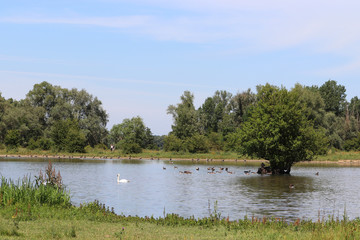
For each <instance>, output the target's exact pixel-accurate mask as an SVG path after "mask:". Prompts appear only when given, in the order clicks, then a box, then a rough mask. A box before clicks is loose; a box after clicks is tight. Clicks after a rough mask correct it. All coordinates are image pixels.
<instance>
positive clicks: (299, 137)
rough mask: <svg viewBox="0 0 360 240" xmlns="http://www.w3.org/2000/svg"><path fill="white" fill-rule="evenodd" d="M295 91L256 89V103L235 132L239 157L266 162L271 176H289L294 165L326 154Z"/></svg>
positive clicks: (321, 137) (319, 133)
mask: <svg viewBox="0 0 360 240" xmlns="http://www.w3.org/2000/svg"><path fill="white" fill-rule="evenodd" d="M307 115H308V110H307V108H306V106H305V105H304V104H302V103H301V102H300V101H299V94H298V93H297V92H296V91H292V92H290V91H287V90H286V89H285V88H277V87H274V86H271V85H269V84H266V85H265V86H258V93H257V104H256V105H255V106H254V108H253V109H252V111H251V112H250V114H249V117H248V119H247V121H246V122H244V123H243V124H242V127H241V128H240V131H239V133H238V138H239V142H240V143H241V145H240V146H239V148H240V150H241V152H242V153H243V154H248V155H251V156H256V157H258V158H263V159H266V160H269V162H270V166H271V169H272V171H273V173H280V174H283V173H290V171H291V167H292V165H293V164H294V163H296V162H299V161H309V160H311V159H313V157H314V156H315V155H317V154H320V153H323V152H325V151H326V144H327V141H326V137H325V134H324V133H323V132H322V131H321V130H317V129H315V128H314V127H313V122H312V121H311V120H309V118H308V116H307Z"/></svg>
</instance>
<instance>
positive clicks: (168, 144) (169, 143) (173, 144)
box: [164, 134, 184, 152]
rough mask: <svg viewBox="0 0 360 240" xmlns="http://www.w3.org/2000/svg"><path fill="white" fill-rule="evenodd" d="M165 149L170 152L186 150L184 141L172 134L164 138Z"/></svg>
mask: <svg viewBox="0 0 360 240" xmlns="http://www.w3.org/2000/svg"><path fill="white" fill-rule="evenodd" d="M164 150H165V151H168V152H172V151H175V152H179V151H181V150H184V147H183V141H182V140H181V139H180V138H178V137H176V136H175V135H172V134H170V135H169V136H166V137H165V138H164Z"/></svg>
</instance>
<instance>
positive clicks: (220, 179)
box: [0, 159, 360, 220]
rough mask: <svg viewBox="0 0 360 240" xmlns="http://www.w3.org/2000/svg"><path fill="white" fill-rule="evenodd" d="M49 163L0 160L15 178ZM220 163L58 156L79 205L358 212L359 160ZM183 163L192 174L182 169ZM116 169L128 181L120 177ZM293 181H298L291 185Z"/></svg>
mask: <svg viewBox="0 0 360 240" xmlns="http://www.w3.org/2000/svg"><path fill="white" fill-rule="evenodd" d="M53 161H55V160H53ZM47 164H48V160H46V159H36V160H35V161H34V159H6V160H5V159H0V174H1V175H2V176H4V177H6V178H11V179H12V180H17V179H20V178H23V177H24V176H25V175H28V176H30V175H31V177H32V178H33V177H34V176H35V175H38V174H39V171H40V170H42V171H43V172H44V170H45V169H46V167H47ZM214 164H215V163H214ZM214 164H189V162H185V163H184V162H180V161H179V162H177V161H174V163H171V162H169V161H158V160H103V161H75V162H53V166H54V167H55V169H56V171H58V170H60V172H61V176H62V178H63V181H64V184H65V185H66V187H67V190H69V191H70V193H71V199H72V202H73V203H74V204H75V205H79V204H80V203H84V202H90V201H93V200H95V199H96V200H99V201H100V202H101V203H105V204H106V205H107V206H109V207H114V209H115V212H116V213H118V214H125V215H133V216H135V215H138V216H154V217H159V216H163V215H164V213H177V214H179V215H181V216H184V217H190V216H195V217H196V218H198V217H205V216H209V213H210V212H212V211H214V207H215V206H214V205H217V211H218V212H219V213H221V216H223V217H227V216H229V218H230V219H231V220H236V219H242V218H244V216H248V217H251V216H257V217H264V216H266V217H283V218H285V219H288V220H293V219H297V218H300V219H311V220H317V219H318V218H319V217H320V218H325V219H327V218H328V217H329V216H333V217H340V218H342V217H343V215H344V212H346V214H347V216H348V217H349V218H350V219H354V218H356V217H359V216H360V204H359V200H358V199H360V191H358V190H357V189H359V187H360V176H359V175H360V174H359V173H360V168H359V167H328V166H316V167H315V166H304V167H296V165H295V166H294V167H293V169H292V174H291V175H290V176H268V175H266V176H261V175H257V174H250V175H245V174H244V171H247V170H251V171H256V169H257V167H255V166H251V165H244V164H235V163H234V165H223V166H222V165H214ZM218 164H222V163H218ZM197 167H199V171H197V170H195V169H196V168H197ZM208 167H215V169H216V171H220V169H219V168H220V167H228V168H229V171H232V172H233V174H228V173H227V172H226V171H222V172H221V173H216V174H208V172H210V171H209V170H207V168H208ZM164 168H166V170H165V169H164ZM185 170H187V171H191V172H192V174H180V173H179V171H185ZM316 172H319V175H318V176H317V175H315V173H316ZM117 173H120V174H121V178H126V179H129V180H130V182H129V183H126V184H118V183H117V181H116V175H117ZM289 184H294V185H295V188H294V189H290V188H289ZM215 202H217V204H215Z"/></svg>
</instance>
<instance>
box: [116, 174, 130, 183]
mask: <svg viewBox="0 0 360 240" xmlns="http://www.w3.org/2000/svg"><path fill="white" fill-rule="evenodd" d="M117 182H118V183H127V182H130V180H127V179H120V173H118V175H117Z"/></svg>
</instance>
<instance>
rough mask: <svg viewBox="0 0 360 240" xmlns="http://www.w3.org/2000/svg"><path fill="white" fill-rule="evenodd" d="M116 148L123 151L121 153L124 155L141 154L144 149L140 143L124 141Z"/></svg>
mask: <svg viewBox="0 0 360 240" xmlns="http://www.w3.org/2000/svg"><path fill="white" fill-rule="evenodd" d="M116 148H119V149H121V151H122V152H123V153H124V154H129V153H141V152H142V148H141V146H140V145H139V144H138V143H135V142H126V141H124V140H122V141H120V142H119V143H118V144H116Z"/></svg>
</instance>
